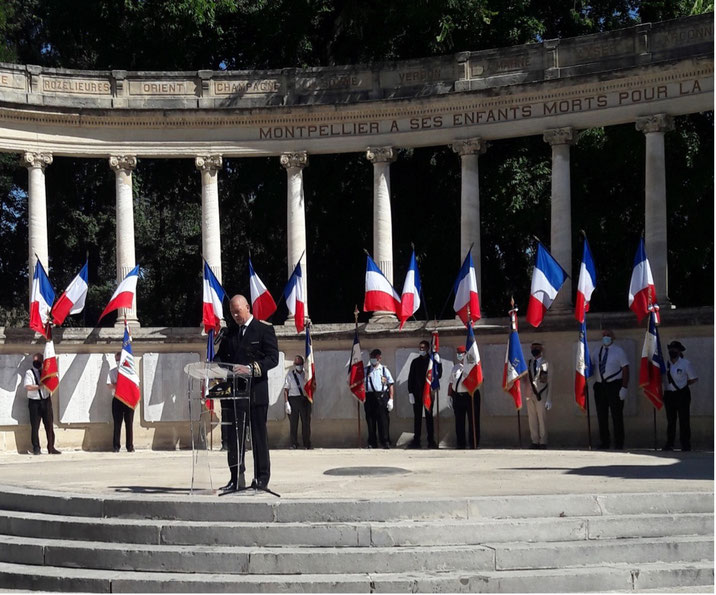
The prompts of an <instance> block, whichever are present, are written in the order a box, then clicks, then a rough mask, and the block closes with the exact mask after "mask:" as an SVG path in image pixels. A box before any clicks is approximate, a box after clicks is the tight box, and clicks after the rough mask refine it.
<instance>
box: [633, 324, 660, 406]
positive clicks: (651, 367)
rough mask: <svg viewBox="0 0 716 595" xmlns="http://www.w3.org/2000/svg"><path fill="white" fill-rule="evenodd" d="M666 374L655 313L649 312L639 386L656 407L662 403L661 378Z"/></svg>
mask: <svg viewBox="0 0 716 595" xmlns="http://www.w3.org/2000/svg"><path fill="white" fill-rule="evenodd" d="M665 374H666V363H665V362H664V355H663V353H662V351H661V340H660V339H659V329H658V328H657V326H656V313H655V312H650V313H649V328H648V329H647V330H646V335H645V337H644V348H643V349H642V351H641V365H640V367H639V386H640V387H641V388H642V390H643V391H644V395H645V396H646V398H647V399H649V400H650V401H651V403H652V405H654V407H656V408H657V409H661V407H662V405H663V404H664V385H663V378H664V375H665Z"/></svg>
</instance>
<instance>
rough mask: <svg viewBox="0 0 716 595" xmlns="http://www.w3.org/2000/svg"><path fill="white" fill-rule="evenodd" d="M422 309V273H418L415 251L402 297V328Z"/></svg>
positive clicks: (400, 317) (399, 316)
mask: <svg viewBox="0 0 716 595" xmlns="http://www.w3.org/2000/svg"><path fill="white" fill-rule="evenodd" d="M418 308H420V273H418V262H417V261H416V260H415V250H413V253H412V255H411V256H410V266H409V267H408V272H407V274H406V275H405V283H403V295H402V296H401V297H400V314H399V315H398V318H399V319H400V328H401V329H402V328H403V325H404V324H405V321H406V320H407V319H408V318H410V317H411V316H412V315H413V314H415V313H416V312H417V311H418Z"/></svg>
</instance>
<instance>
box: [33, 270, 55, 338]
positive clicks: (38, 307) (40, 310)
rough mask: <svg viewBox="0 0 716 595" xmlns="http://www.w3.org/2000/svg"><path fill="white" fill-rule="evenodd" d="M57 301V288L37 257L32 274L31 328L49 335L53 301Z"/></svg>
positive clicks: (43, 334)
mask: <svg viewBox="0 0 716 595" xmlns="http://www.w3.org/2000/svg"><path fill="white" fill-rule="evenodd" d="M54 301H55V290H54V289H52V285H51V284H50V280H49V279H48V277H47V273H45V269H44V267H43V266H42V263H41V262H40V259H39V258H38V259H37V262H36V263H35V270H34V272H33V274H32V295H31V296H30V328H31V329H32V330H34V331H36V332H38V333H40V334H41V335H42V336H44V337H47V335H46V334H45V329H46V327H47V323H48V322H49V321H50V311H51V309H52V303H53V302H54Z"/></svg>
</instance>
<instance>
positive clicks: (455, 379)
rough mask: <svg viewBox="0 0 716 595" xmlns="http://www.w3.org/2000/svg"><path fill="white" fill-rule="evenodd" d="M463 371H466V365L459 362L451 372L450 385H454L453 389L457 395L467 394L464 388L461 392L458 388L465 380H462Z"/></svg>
mask: <svg viewBox="0 0 716 595" xmlns="http://www.w3.org/2000/svg"><path fill="white" fill-rule="evenodd" d="M463 369H464V364H462V363H461V362H458V363H456V364H455V365H454V366H453V367H452V370H450V384H452V389H453V391H455V392H456V393H465V392H467V391H466V390H465V387H464V386H462V387H461V388H462V390H460V388H458V386H459V385H460V382H462V380H463V379H462V371H463Z"/></svg>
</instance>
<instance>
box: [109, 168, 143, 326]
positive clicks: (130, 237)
mask: <svg viewBox="0 0 716 595" xmlns="http://www.w3.org/2000/svg"><path fill="white" fill-rule="evenodd" d="M109 167H111V168H112V169H113V170H114V174H115V189H116V196H117V214H116V217H117V254H116V258H117V283H120V282H121V281H122V279H124V278H125V277H126V276H127V273H129V271H131V270H132V269H133V268H134V267H135V266H136V265H137V263H136V260H135V256H134V201H133V196H132V170H133V169H134V168H135V167H137V158H136V157H135V156H134V155H111V156H110V158H109ZM125 317H126V318H127V322H128V323H129V324H131V325H136V326H139V320H137V302H136V299H135V302H134V306H133V307H132V308H119V310H118V311H117V322H115V324H114V326H115V327H121V326H123V325H124V319H125Z"/></svg>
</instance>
